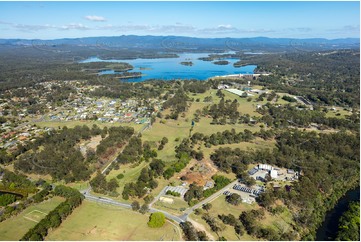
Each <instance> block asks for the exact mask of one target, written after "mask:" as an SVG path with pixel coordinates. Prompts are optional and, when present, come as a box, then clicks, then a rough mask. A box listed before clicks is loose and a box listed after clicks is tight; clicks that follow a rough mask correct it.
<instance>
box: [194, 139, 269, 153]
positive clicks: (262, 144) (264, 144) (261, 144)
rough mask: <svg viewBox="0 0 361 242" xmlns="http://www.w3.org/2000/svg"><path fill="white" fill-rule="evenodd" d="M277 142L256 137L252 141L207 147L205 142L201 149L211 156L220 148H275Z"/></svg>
mask: <svg viewBox="0 0 361 242" xmlns="http://www.w3.org/2000/svg"><path fill="white" fill-rule="evenodd" d="M275 144H276V142H275V141H274V140H263V139H261V138H256V139H255V140H253V141H252V143H251V142H240V143H238V144H237V143H236V144H225V145H213V146H212V147H211V148H207V147H205V146H204V145H203V144H202V146H201V150H202V151H203V154H204V156H205V157H207V158H209V156H210V155H211V154H212V153H213V152H214V151H215V150H217V149H219V148H221V147H222V148H225V147H229V148H231V149H235V148H240V149H241V150H255V149H267V148H269V149H273V148H274V147H275Z"/></svg>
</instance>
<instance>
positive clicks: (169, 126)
mask: <svg viewBox="0 0 361 242" xmlns="http://www.w3.org/2000/svg"><path fill="white" fill-rule="evenodd" d="M159 121H160V119H157V121H156V123H154V124H153V125H152V128H151V129H149V130H146V131H144V132H143V134H142V140H143V142H144V141H156V142H159V141H160V140H161V139H162V138H163V137H167V138H168V143H167V144H166V145H165V146H164V148H163V150H161V151H157V152H158V157H157V158H159V159H162V160H163V161H165V162H169V161H174V160H175V151H174V147H175V146H177V145H178V144H179V143H180V142H181V141H182V139H183V138H186V137H188V135H189V129H190V127H191V121H189V122H185V121H181V120H180V121H178V120H166V121H165V124H162V123H160V122H159ZM178 124H179V125H178ZM176 138H179V141H175V139H176Z"/></svg>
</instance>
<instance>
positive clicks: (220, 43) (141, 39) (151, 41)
mask: <svg viewBox="0 0 361 242" xmlns="http://www.w3.org/2000/svg"><path fill="white" fill-rule="evenodd" d="M0 44H1V45H16V46H18V45H25V46H27V45H54V46H56V45H70V46H97V47H104V48H145V49H166V50H169V51H200V50H212V49H213V50H234V51H240V50H245V51H247V50H263V51H285V50H292V49H295V50H300V49H302V50H330V49H344V48H347V49H350V48H351V49H359V45H360V39H359V38H344V39H332V40H329V39H323V38H310V39H294V38H267V37H254V38H194V37H184V36H150V35H147V36H137V35H122V36H111V37H85V38H63V39H54V40H39V39H32V40H28V39H0Z"/></svg>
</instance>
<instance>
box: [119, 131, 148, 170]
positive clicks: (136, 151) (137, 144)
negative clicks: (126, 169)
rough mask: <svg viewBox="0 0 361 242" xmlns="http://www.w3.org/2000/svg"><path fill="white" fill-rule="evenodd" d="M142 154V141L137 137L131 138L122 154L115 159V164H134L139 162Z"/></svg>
mask: <svg viewBox="0 0 361 242" xmlns="http://www.w3.org/2000/svg"><path fill="white" fill-rule="evenodd" d="M142 154H143V147H142V140H141V138H139V137H135V136H133V137H132V138H130V140H129V143H128V144H127V146H125V148H124V150H123V152H122V153H120V154H119V156H118V157H117V162H118V163H120V164H127V163H134V162H137V161H139V159H140V157H141V156H142Z"/></svg>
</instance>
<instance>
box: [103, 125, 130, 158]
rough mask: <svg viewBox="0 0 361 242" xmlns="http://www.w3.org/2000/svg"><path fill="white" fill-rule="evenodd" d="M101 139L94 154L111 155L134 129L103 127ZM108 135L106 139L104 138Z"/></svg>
mask: <svg viewBox="0 0 361 242" xmlns="http://www.w3.org/2000/svg"><path fill="white" fill-rule="evenodd" d="M100 134H101V135H102V137H103V138H104V139H102V140H101V141H100V143H99V145H98V146H97V149H96V154H97V155H98V156H107V155H108V153H113V152H114V150H115V149H116V148H117V147H118V148H119V147H121V146H122V145H123V144H124V143H125V142H126V141H127V140H128V139H129V138H130V137H132V135H133V134H134V129H133V128H131V127H123V126H119V127H110V128H109V129H108V128H107V127H104V129H103V131H102V132H100ZM107 134H108V136H107V137H105V136H106V135H107Z"/></svg>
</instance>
